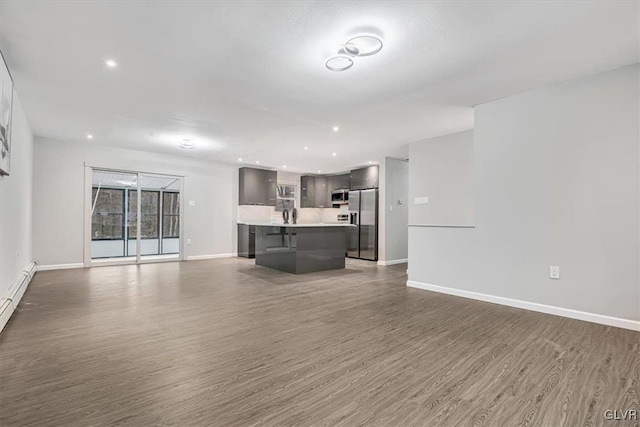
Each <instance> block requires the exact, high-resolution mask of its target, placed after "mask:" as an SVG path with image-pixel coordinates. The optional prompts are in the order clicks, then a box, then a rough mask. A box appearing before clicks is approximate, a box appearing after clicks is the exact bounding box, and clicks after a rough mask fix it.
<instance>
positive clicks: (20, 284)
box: [0, 262, 36, 332]
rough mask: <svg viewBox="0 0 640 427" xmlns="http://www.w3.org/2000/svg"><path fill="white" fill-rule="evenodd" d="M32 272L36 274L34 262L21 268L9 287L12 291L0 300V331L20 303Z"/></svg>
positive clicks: (31, 277)
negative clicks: (18, 275)
mask: <svg viewBox="0 0 640 427" xmlns="http://www.w3.org/2000/svg"><path fill="white" fill-rule="evenodd" d="M34 274H36V263H35V262H31V263H30V264H29V266H27V268H25V269H24V270H22V273H21V274H20V277H19V278H18V280H16V283H15V284H14V285H13V287H12V288H11V289H12V291H11V292H10V294H9V297H8V298H5V299H2V300H0V332H2V330H3V329H4V326H5V325H6V324H7V322H8V321H9V319H10V318H11V315H12V314H13V312H14V311H15V310H16V308H17V307H18V304H20V300H21V299H22V296H23V295H24V293H25V291H26V290H27V286H29V283H31V279H33V276H34Z"/></svg>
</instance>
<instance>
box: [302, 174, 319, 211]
mask: <svg viewBox="0 0 640 427" xmlns="http://www.w3.org/2000/svg"><path fill="white" fill-rule="evenodd" d="M315 204H316V177H315V176H308V175H303V176H301V177H300V207H301V208H314V207H315Z"/></svg>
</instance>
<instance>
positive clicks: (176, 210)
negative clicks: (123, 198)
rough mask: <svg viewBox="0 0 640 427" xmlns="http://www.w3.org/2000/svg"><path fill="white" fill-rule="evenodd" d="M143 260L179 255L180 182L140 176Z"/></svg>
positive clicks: (153, 176) (159, 176)
mask: <svg viewBox="0 0 640 427" xmlns="http://www.w3.org/2000/svg"><path fill="white" fill-rule="evenodd" d="M140 187H141V194H142V196H141V199H142V204H141V206H140V215H141V218H140V233H141V242H140V255H141V259H142V260H148V259H156V258H158V259H164V258H169V259H171V258H178V257H179V255H180V179H179V178H176V177H169V176H162V175H148V174H140Z"/></svg>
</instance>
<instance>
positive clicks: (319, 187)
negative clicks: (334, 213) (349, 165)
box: [314, 176, 331, 208]
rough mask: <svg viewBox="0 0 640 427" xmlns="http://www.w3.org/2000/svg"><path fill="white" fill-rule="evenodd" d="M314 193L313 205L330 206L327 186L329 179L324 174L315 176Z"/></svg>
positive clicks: (329, 192) (329, 193) (329, 191)
mask: <svg viewBox="0 0 640 427" xmlns="http://www.w3.org/2000/svg"><path fill="white" fill-rule="evenodd" d="M315 178H316V194H315V203H314V205H315V206H314V207H316V208H330V207H331V189H330V188H329V180H328V179H327V177H326V176H316V177H315Z"/></svg>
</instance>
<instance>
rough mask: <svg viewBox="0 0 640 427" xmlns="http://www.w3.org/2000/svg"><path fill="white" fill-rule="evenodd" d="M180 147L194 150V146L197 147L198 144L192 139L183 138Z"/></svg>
mask: <svg viewBox="0 0 640 427" xmlns="http://www.w3.org/2000/svg"><path fill="white" fill-rule="evenodd" d="M179 147H180V148H183V149H185V150H193V149H194V148H196V144H195V143H194V142H193V141H191V140H190V139H183V140H182V142H181V143H180V145H179Z"/></svg>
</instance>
